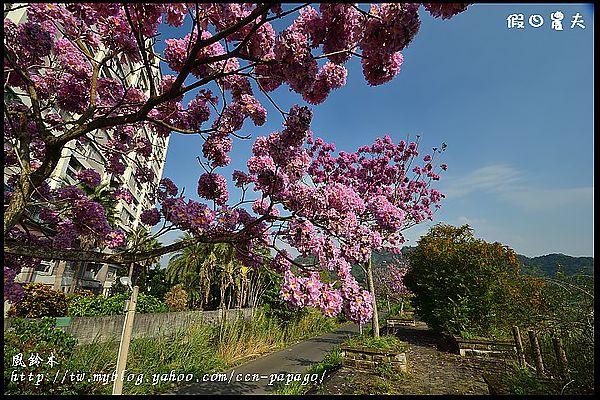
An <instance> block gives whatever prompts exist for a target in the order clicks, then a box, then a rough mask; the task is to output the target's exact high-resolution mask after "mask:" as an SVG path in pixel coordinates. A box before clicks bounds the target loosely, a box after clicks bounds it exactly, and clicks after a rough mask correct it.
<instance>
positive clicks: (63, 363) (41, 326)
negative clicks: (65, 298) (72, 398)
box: [4, 317, 91, 395]
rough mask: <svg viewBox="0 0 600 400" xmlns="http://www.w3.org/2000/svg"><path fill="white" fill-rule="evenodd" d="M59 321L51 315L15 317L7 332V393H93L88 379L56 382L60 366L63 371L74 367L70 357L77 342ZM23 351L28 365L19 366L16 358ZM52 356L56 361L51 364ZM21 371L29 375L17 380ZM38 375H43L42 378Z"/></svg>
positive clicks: (5, 390) (5, 352)
mask: <svg viewBox="0 0 600 400" xmlns="http://www.w3.org/2000/svg"><path fill="white" fill-rule="evenodd" d="M55 322H56V320H55V319H54V318H50V317H44V318H42V320H41V321H30V320H24V319H21V318H15V319H14V320H13V321H12V324H11V328H10V329H9V330H8V331H6V332H5V333H4V394H20V395H22V394H36V395H37V394H86V393H89V391H90V388H91V385H90V384H89V383H88V382H85V381H84V382H71V381H70V379H66V380H65V381H64V383H54V382H53V379H52V377H54V376H55V375H56V373H57V371H59V370H60V371H61V374H62V371H64V370H66V369H70V366H69V360H70V358H71V356H72V354H73V352H74V350H75V345H76V344H77V340H76V339H75V338H74V337H73V336H71V335H70V334H68V333H66V332H63V331H62V330H60V329H55V328H54V325H55ZM19 354H20V355H21V356H22V362H23V365H25V367H23V366H18V363H17V362H16V361H18V357H19ZM36 355H37V356H38V357H39V358H37V357H36ZM51 357H53V360H54V361H56V362H57V363H56V364H52V363H51V364H52V365H51V364H48V362H49V359H50V358H51ZM34 360H37V362H35V361H34ZM30 364H31V365H30ZM71 370H72V369H71ZM21 373H23V374H25V379H24V380H23V381H21V380H20V379H19V381H15V378H16V377H17V375H18V374H21ZM30 373H31V374H33V375H32V376H33V380H32V381H29V379H28V376H29V374H30ZM38 377H43V379H41V380H38ZM19 378H20V377H19Z"/></svg>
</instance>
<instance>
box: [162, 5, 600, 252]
mask: <svg viewBox="0 0 600 400" xmlns="http://www.w3.org/2000/svg"><path fill="white" fill-rule="evenodd" d="M558 10H560V11H562V12H563V14H564V15H565V18H564V20H563V28H564V30H563V31H555V30H552V29H551V26H550V24H551V21H550V14H551V13H553V12H555V11H558ZM577 12H579V13H580V14H581V16H582V19H583V24H584V25H585V29H582V28H580V27H578V26H575V27H574V28H572V29H571V27H570V25H571V19H572V17H573V15H575V14H576V13H577ZM514 13H523V14H524V15H525V28H524V29H514V28H513V29H508V27H507V22H506V18H507V17H508V16H509V15H510V14H514ZM532 14H539V15H541V16H542V17H543V18H544V24H543V25H542V26H541V27H539V28H533V27H532V26H530V25H529V23H528V22H527V19H528V18H529V16H530V15H532ZM420 16H421V28H420V30H419V33H418V34H417V36H416V38H415V39H414V41H413V42H412V43H411V44H410V45H409V47H408V48H406V49H405V50H404V51H403V55H404V63H403V65H402V69H401V72H400V74H399V75H398V76H397V77H396V78H395V79H394V80H393V81H391V82H389V83H388V84H385V85H382V86H377V87H369V86H368V85H367V83H366V82H365V80H364V77H363V75H362V70H361V66H360V61H359V60H358V59H353V60H351V61H349V62H348V63H347V64H346V68H348V82H347V84H346V86H344V87H343V88H341V89H338V90H336V91H334V92H332V93H331V94H330V96H329V97H328V99H327V100H326V101H325V102H324V103H323V104H321V105H319V106H315V107H312V109H313V112H314V118H313V122H312V130H313V131H314V132H315V136H320V137H322V138H323V139H325V140H326V141H328V142H334V143H336V146H337V150H338V151H339V150H345V151H353V150H356V149H357V148H358V147H359V146H362V145H365V144H370V143H372V142H373V141H374V140H375V138H377V137H379V136H383V135H385V134H389V135H390V136H391V137H392V138H393V139H394V141H395V142H398V141H399V140H401V139H404V138H406V136H407V135H410V136H411V137H414V135H416V134H420V135H421V143H422V145H423V149H426V148H431V147H434V146H438V145H439V144H440V143H441V142H446V143H447V144H448V149H447V150H446V152H445V153H444V154H443V162H445V163H447V164H448V167H449V168H448V171H447V172H445V173H444V174H443V175H442V178H441V180H440V181H439V186H438V188H439V189H440V190H441V191H442V192H443V193H445V194H446V199H445V201H444V202H443V205H442V208H441V209H440V210H438V212H437V213H436V214H435V219H434V221H433V222H431V221H429V222H426V223H423V224H421V225H419V226H417V227H414V228H412V229H411V230H409V231H406V232H405V236H406V237H407V239H409V241H408V243H407V244H408V245H414V244H415V243H416V240H417V239H418V238H419V237H420V236H421V235H423V234H425V233H426V232H427V230H428V229H429V228H430V227H431V226H433V225H434V224H435V223H437V222H445V223H449V224H452V225H462V224H464V223H468V224H470V225H471V226H472V227H473V228H474V232H475V235H476V236H477V237H481V238H483V239H485V240H487V241H499V242H501V243H503V244H505V245H508V246H510V247H512V248H513V249H514V250H515V251H517V252H518V253H520V254H524V255H526V256H530V257H531V256H538V255H543V254H548V253H559V252H560V253H565V254H569V255H573V256H593V233H594V232H593V178H594V176H593V160H594V158H593V145H594V137H593V6H592V5H589V4H550V5H544V4H533V5H520V4H501V5H495V4H476V5H472V6H470V7H469V8H468V10H467V11H466V12H464V13H462V14H459V15H457V16H455V17H454V18H453V19H451V20H444V21H442V20H440V19H434V18H433V17H431V16H430V15H429V13H427V12H425V11H424V10H423V8H422V7H421V9H420ZM286 21H291V19H290V18H289V17H288V19H287V20H286ZM276 28H277V27H276ZM162 31H163V37H164V38H168V37H170V36H171V37H182V36H184V33H183V31H182V30H180V29H178V30H173V29H172V28H163V29H162ZM157 49H158V50H159V51H160V50H162V46H160V45H159V46H158V48H157ZM167 70H168V68H166V67H165V68H164V69H163V71H167ZM257 97H258V99H259V100H260V101H261V102H262V104H263V106H265V108H267V111H268V118H267V123H266V124H265V125H264V126H262V127H255V126H253V125H252V123H251V121H247V122H246V124H245V125H244V129H243V130H242V133H251V134H252V135H253V137H257V136H262V135H268V134H269V133H271V132H272V131H275V130H280V129H281V123H282V119H281V116H280V115H279V113H278V112H276V111H275V109H274V108H273V107H272V106H271V105H270V104H269V103H268V101H267V99H266V98H263V97H261V96H260V95H258V96H257ZM272 97H273V98H274V99H276V102H277V103H278V105H279V106H280V107H281V108H282V109H289V107H290V106H291V105H293V104H305V103H304V101H303V100H302V98H301V97H300V96H299V95H297V94H295V93H293V92H290V91H289V90H288V88H287V86H282V87H280V88H279V89H278V90H276V91H275V92H273V93H272ZM189 98H191V97H190V96H188V97H187V99H189ZM251 144H252V141H250V140H247V141H240V140H237V141H234V147H233V150H232V152H231V154H230V156H231V158H232V163H231V165H230V166H228V167H226V168H223V169H222V171H221V173H222V174H223V175H224V176H226V177H230V176H231V172H232V171H233V170H234V169H241V170H245V163H246V160H247V159H248V157H249V154H250V147H251ZM201 154H202V142H201V139H200V138H197V137H190V136H189V135H178V134H173V135H172V136H171V139H170V143H169V150H168V153H167V161H166V166H165V171H164V175H163V176H167V177H170V178H171V179H173V181H174V182H175V183H176V184H177V185H178V186H179V187H180V188H181V187H182V186H185V187H186V191H185V193H186V194H187V195H189V197H191V198H194V199H196V200H198V196H197V194H196V186H197V179H198V177H199V175H200V174H201V173H202V169H201V167H200V166H199V164H198V162H197V161H196V156H198V155H201ZM230 190H231V191H232V190H233V186H230ZM232 196H233V193H232ZM230 198H231V197H230ZM234 200H235V198H234ZM176 237H177V234H175V233H174V234H169V235H166V236H164V239H163V242H164V243H171V242H172V241H173V240H174V238H176Z"/></svg>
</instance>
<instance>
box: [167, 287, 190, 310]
mask: <svg viewBox="0 0 600 400" xmlns="http://www.w3.org/2000/svg"><path fill="white" fill-rule="evenodd" d="M165 302H166V303H167V307H169V310H171V311H184V310H187V304H188V295H187V292H186V290H185V289H184V288H183V285H182V284H177V285H175V286H173V287H172V288H171V290H169V291H168V292H167V293H166V294H165Z"/></svg>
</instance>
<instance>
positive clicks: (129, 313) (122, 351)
mask: <svg viewBox="0 0 600 400" xmlns="http://www.w3.org/2000/svg"><path fill="white" fill-rule="evenodd" d="M138 291H139V287H138V286H134V287H133V291H132V292H131V299H130V300H129V301H128V302H127V304H126V305H125V308H126V313H125V321H124V322H123V333H122V334H121V343H120V344H119V356H118V358H117V371H116V373H117V376H116V379H115V382H114V384H113V391H112V394H122V392H123V380H122V376H121V375H122V374H123V371H125V366H126V365H127V354H128V353H129V342H130V341H131V332H132V331H133V319H134V317H135V305H136V303H137V296H138Z"/></svg>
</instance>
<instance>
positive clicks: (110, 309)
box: [69, 293, 168, 317]
mask: <svg viewBox="0 0 600 400" xmlns="http://www.w3.org/2000/svg"><path fill="white" fill-rule="evenodd" d="M130 297H131V294H130V293H121V294H115V295H112V296H108V297H106V296H103V295H89V294H77V293H76V294H75V295H73V296H71V297H70V301H69V315H71V316H74V317H98V316H102V315H117V314H123V313H124V312H125V311H124V310H125V301H126V300H129V299H130ZM167 311H168V310H167V305H166V304H165V303H164V302H162V301H161V300H160V299H157V298H156V297H154V296H150V295H146V294H143V293H139V294H138V298H137V304H136V308H135V312H136V313H139V314H146V313H159V312H167Z"/></svg>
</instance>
